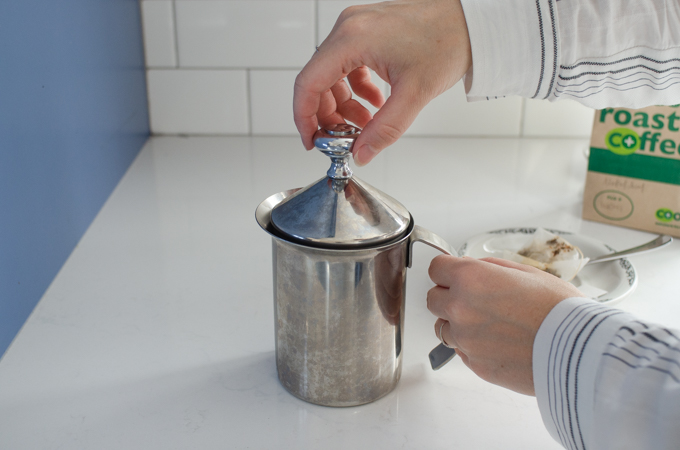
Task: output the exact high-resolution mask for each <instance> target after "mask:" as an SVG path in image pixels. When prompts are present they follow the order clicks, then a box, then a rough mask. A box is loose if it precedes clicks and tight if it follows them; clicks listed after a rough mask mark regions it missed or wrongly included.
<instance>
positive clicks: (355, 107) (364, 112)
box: [331, 80, 373, 128]
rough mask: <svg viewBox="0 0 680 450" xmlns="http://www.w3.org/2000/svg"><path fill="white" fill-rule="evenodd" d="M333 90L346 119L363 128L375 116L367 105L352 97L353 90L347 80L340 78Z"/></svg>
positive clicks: (340, 111)
mask: <svg viewBox="0 0 680 450" xmlns="http://www.w3.org/2000/svg"><path fill="white" fill-rule="evenodd" d="M331 92H332V93H333V97H335V102H336V104H337V111H338V113H339V114H340V115H341V116H342V117H343V118H345V119H346V120H349V121H350V122H353V123H355V124H356V125H358V126H359V127H362V128H363V127H365V126H366V124H367V123H368V122H369V121H370V120H371V119H372V118H373V115H372V114H371V113H370V111H369V110H368V109H366V107H364V106H363V105H362V104H361V103H359V102H358V101H356V100H354V99H353V98H352V91H351V90H350V88H349V86H348V85H347V83H345V80H339V81H338V82H337V83H335V84H334V85H333V87H332V88H331Z"/></svg>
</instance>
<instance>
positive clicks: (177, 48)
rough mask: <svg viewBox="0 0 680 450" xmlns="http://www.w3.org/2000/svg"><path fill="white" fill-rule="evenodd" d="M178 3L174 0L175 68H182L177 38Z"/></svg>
mask: <svg viewBox="0 0 680 450" xmlns="http://www.w3.org/2000/svg"><path fill="white" fill-rule="evenodd" d="M176 3H177V2H176V1H175V0H172V35H173V37H174V39H175V68H176V69H178V68H179V67H180V64H179V37H178V36H177V6H176Z"/></svg>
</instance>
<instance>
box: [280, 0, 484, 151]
mask: <svg viewBox="0 0 680 450" xmlns="http://www.w3.org/2000/svg"><path fill="white" fill-rule="evenodd" d="M318 50H319V51H318V52H317V53H315V54H314V56H313V57H312V59H311V60H310V61H309V63H307V65H306V66H305V67H304V69H302V72H300V74H299V75H298V77H297V79H296V80H295V94H294V99H293V113H294V118H295V124H296V125H297V128H298V131H299V132H300V135H301V137H302V142H303V144H304V146H305V148H307V149H308V150H309V149H311V148H313V146H314V144H313V142H312V136H313V135H314V132H316V130H317V129H318V127H319V125H321V126H325V125H333V124H336V123H343V122H344V121H345V120H348V121H351V122H353V123H354V124H356V125H358V126H360V127H362V128H363V129H364V130H363V132H362V134H361V136H360V137H359V138H358V139H357V141H356V143H355V145H354V149H353V152H354V159H355V162H356V163H357V164H359V165H364V164H366V163H368V162H369V161H370V160H371V159H373V158H374V157H375V155H377V154H378V153H379V152H380V151H381V150H383V149H384V148H385V147H387V146H388V145H391V144H392V143H394V142H395V141H396V140H397V139H398V138H399V137H401V135H402V134H404V132H405V131H406V129H407V128H408V127H409V126H410V125H411V123H413V121H414V120H415V118H416V116H417V115H418V113H419V112H420V111H421V110H422V109H423V107H425V105H426V104H427V103H429V102H430V100H432V99H433V98H435V97H436V96H438V95H439V94H441V93H443V92H444V91H446V90H447V89H449V88H451V87H452V86H453V85H454V84H455V83H456V82H458V80H460V78H461V77H462V76H463V74H465V72H466V71H467V70H468V69H469V67H470V66H471V64H472V55H471V50H470V38H469V36H468V31H467V26H466V24H465V17H464V15H463V9H462V7H461V5H460V0H392V1H389V2H384V3H376V4H371V5H365V6H353V7H350V8H347V9H346V10H344V11H343V13H342V14H341V15H340V17H339V18H338V21H337V22H336V24H335V27H334V28H333V30H332V31H331V33H330V35H329V36H328V38H327V39H326V40H325V41H324V42H323V43H322V44H321V45H320V46H319V49H318ZM368 68H371V69H373V70H374V71H375V72H376V73H377V74H378V76H379V77H380V78H382V79H383V80H385V81H387V82H388V83H389V84H390V85H391V87H392V90H391V95H390V97H389V98H388V99H387V101H385V99H384V97H383V94H382V92H381V91H380V89H379V88H378V87H377V86H376V85H374V84H373V83H372V82H371V81H370V72H369V70H368ZM345 77H347V81H348V82H349V84H350V86H351V87H352V89H353V90H354V92H355V93H356V95H358V96H359V97H361V98H363V99H365V100H367V101H368V102H370V103H371V104H372V105H374V106H375V107H378V108H380V110H379V111H378V112H377V113H376V114H375V117H374V118H372V117H371V114H370V112H369V111H368V110H367V109H366V108H365V107H364V106H362V105H361V104H360V103H359V102H357V101H356V100H355V99H353V98H352V92H351V91H350V87H349V86H348V85H347V84H346V82H345V80H344V78H345Z"/></svg>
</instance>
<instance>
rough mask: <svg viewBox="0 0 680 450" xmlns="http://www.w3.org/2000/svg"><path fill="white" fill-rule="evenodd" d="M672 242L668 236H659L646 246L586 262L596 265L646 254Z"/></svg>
mask: <svg viewBox="0 0 680 450" xmlns="http://www.w3.org/2000/svg"><path fill="white" fill-rule="evenodd" d="M671 242H673V238H672V237H670V236H665V235H662V236H659V237H657V238H656V239H654V240H653V241H649V242H647V243H646V244H643V245H639V246H637V247H633V248H629V249H628V250H622V251H620V252H616V253H610V254H608V255H604V256H600V257H599V258H594V259H591V260H590V261H588V264H596V263H601V262H605V261H613V260H615V259H619V258H623V257H624V256H628V255H637V254H640V253H647V252H650V251H652V250H656V249H659V248H661V247H665V246H666V245H668V244H670V243H671Z"/></svg>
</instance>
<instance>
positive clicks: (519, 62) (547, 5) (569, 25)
mask: <svg viewBox="0 0 680 450" xmlns="http://www.w3.org/2000/svg"><path fill="white" fill-rule="evenodd" d="M462 5H463V10H464V13H465V19H466V22H467V26H468V31H469V34H470V43H471V46H472V67H471V69H470V71H469V72H468V73H467V74H466V75H465V77H464V83H465V90H466V93H467V95H468V100H469V101H476V100H489V99H493V98H498V97H504V96H508V95H519V96H522V97H527V98H537V99H547V100H550V101H555V100H561V99H571V100H576V101H578V102H580V103H582V104H584V105H586V106H589V107H592V108H598V109H601V108H604V107H628V108H640V107H643V106H649V105H673V104H678V103H680V2H678V1H677V0H620V1H604V0H571V1H565V0H563V1H557V0H534V1H528V0H462Z"/></svg>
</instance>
